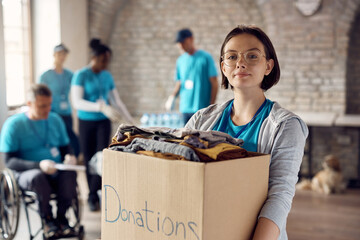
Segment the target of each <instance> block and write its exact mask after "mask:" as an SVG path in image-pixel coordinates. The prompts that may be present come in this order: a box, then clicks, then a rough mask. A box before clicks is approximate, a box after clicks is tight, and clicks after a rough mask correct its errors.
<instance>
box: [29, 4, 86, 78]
mask: <svg viewBox="0 0 360 240" xmlns="http://www.w3.org/2000/svg"><path fill="white" fill-rule="evenodd" d="M31 9H32V10H31V12H32V34H33V38H32V39H33V66H34V69H33V70H34V71H33V72H34V76H33V77H34V81H35V82H37V80H38V79H39V77H40V75H41V74H42V73H43V72H44V71H46V70H47V69H49V68H51V67H53V49H54V47H55V46H56V45H58V44H60V43H64V44H65V46H67V47H68V48H69V50H70V54H69V56H68V59H67V61H66V62H65V67H66V68H69V69H70V70H72V71H75V70H77V69H79V68H81V67H83V66H85V65H86V64H87V62H88V19H87V16H88V14H87V13H88V9H87V0H76V1H74V0H33V1H32V5H31Z"/></svg>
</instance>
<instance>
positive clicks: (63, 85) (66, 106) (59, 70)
mask: <svg viewBox="0 0 360 240" xmlns="http://www.w3.org/2000/svg"><path fill="white" fill-rule="evenodd" d="M68 53H69V50H68V48H67V47H65V45H64V44H59V45H57V46H55V48H54V67H53V68H52V69H49V70H47V71H46V72H44V73H43V74H42V75H41V76H40V79H39V83H43V84H45V85H47V86H48V87H49V88H50V90H51V92H52V98H53V101H52V104H51V111H52V112H55V113H57V114H59V115H60V117H61V118H62V119H63V121H64V123H65V126H66V131H67V134H68V135H69V138H70V146H71V147H72V150H73V152H74V154H75V156H76V157H78V156H79V153H80V145H79V140H78V138H77V136H76V135H75V133H74V131H73V120H72V115H71V112H72V111H71V105H70V101H69V92H70V86H71V79H72V77H73V73H72V72H71V71H70V70H68V69H66V68H64V63H65V60H66V57H67V55H68Z"/></svg>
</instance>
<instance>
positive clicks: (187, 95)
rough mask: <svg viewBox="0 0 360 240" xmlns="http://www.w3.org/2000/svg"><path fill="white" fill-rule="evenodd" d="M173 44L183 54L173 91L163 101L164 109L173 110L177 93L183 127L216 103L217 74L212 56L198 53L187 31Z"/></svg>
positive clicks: (201, 51)
mask: <svg viewBox="0 0 360 240" xmlns="http://www.w3.org/2000/svg"><path fill="white" fill-rule="evenodd" d="M176 42H177V43H178V46H179V48H180V49H181V50H182V51H183V52H184V53H183V54H182V55H181V56H180V57H179V58H178V59H177V61H176V72H175V81H176V85H175V89H174V91H173V93H172V94H171V95H170V96H169V98H168V100H167V101H166V104H165V108H166V109H167V110H168V111H169V110H170V109H172V105H173V103H174V100H175V97H176V96H177V95H178V94H179V93H180V112H181V113H182V114H183V120H184V123H186V122H187V121H188V120H189V119H190V118H191V116H192V115H193V114H194V113H195V112H197V111H198V110H199V109H201V108H205V107H207V106H209V105H210V104H213V103H215V100H216V94H217V91H218V82H217V78H216V77H217V71H216V67H215V63H214V60H213V58H212V57H211V55H210V54H209V53H207V52H205V51H204V50H198V49H196V48H195V45H194V37H193V34H192V32H191V31H190V30H189V29H182V30H180V31H179V32H178V34H177V37H176Z"/></svg>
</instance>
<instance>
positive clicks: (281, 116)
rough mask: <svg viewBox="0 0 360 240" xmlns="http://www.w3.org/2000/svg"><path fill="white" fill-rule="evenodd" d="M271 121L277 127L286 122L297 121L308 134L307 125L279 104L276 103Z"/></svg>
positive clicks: (271, 112)
mask: <svg viewBox="0 0 360 240" xmlns="http://www.w3.org/2000/svg"><path fill="white" fill-rule="evenodd" d="M269 120H270V121H271V122H272V123H273V124H274V125H275V126H277V125H280V124H281V123H283V122H285V121H297V122H299V124H300V125H301V128H303V131H304V132H307V126H306V123H305V122H304V121H303V120H302V119H301V117H299V116H298V115H297V114H295V113H294V112H292V111H290V110H288V109H286V108H284V107H282V106H281V105H280V104H279V103H278V102H274V104H273V107H272V109H271V111H270V114H269Z"/></svg>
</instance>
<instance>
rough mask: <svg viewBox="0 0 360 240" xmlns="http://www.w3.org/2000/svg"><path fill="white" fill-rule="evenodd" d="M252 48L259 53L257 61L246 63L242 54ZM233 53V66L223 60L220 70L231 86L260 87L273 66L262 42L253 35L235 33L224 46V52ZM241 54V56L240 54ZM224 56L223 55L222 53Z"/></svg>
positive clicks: (242, 87)
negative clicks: (267, 58)
mask: <svg viewBox="0 0 360 240" xmlns="http://www.w3.org/2000/svg"><path fill="white" fill-rule="evenodd" d="M249 50H250V51H252V50H254V51H255V52H259V53H260V55H259V56H258V57H259V60H258V62H257V63H255V64H254V63H248V62H246V61H245V59H244V56H245V55H244V54H239V53H246V52H248V51H249ZM226 53H234V54H235V55H234V56H238V59H237V61H236V63H234V65H233V66H229V64H228V65H227V64H225V63H224V60H223V61H222V62H221V70H222V72H223V73H224V75H225V76H226V77H227V79H228V81H229V83H230V85H231V86H233V87H234V89H250V88H259V89H261V82H262V80H263V78H264V76H265V75H268V74H270V72H271V70H272V68H273V67H274V61H273V60H272V59H270V60H266V57H264V56H265V51H264V46H263V44H262V43H261V42H260V41H259V40H258V39H257V38H256V37H255V36H253V35H251V34H247V33H243V34H240V35H237V36H235V37H233V38H231V39H230V40H229V42H228V43H227V44H226V45H225V47H224V53H223V54H226ZM240 55H241V56H240ZM223 56H224V55H223ZM252 56H253V55H250V56H249V58H248V60H250V61H251V58H252Z"/></svg>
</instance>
